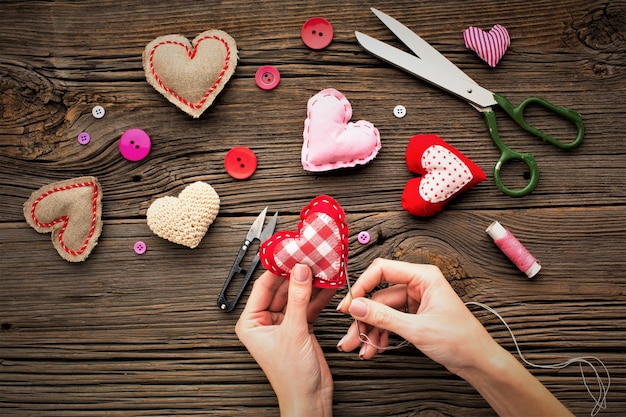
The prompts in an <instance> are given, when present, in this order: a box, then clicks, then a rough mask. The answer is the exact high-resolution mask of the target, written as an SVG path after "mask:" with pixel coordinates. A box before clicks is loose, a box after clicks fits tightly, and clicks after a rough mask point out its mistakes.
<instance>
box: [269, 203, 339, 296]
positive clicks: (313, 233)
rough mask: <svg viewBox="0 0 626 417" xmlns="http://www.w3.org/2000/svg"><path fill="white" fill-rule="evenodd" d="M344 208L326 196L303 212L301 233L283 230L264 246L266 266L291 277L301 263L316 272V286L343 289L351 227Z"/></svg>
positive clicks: (314, 282)
mask: <svg viewBox="0 0 626 417" xmlns="http://www.w3.org/2000/svg"><path fill="white" fill-rule="evenodd" d="M345 217H346V216H345V213H344V211H343V209H342V208H341V206H340V205H339V204H338V203H337V202H336V201H335V200H334V199H333V198H332V197H329V196H326V195H322V196H318V197H316V198H315V199H313V200H312V201H311V203H309V204H308V205H307V206H306V207H305V208H304V209H302V211H301V213H300V219H301V222H300V224H298V231H297V232H291V231H282V232H278V233H276V234H274V235H273V236H272V237H270V238H269V239H268V240H266V241H265V242H263V244H261V250H260V252H259V256H260V258H261V262H262V263H263V266H265V268H267V269H268V270H270V271H272V272H273V273H274V274H276V275H281V276H283V277H285V278H289V274H290V272H291V269H292V268H293V267H294V265H295V264H297V263H304V264H306V265H309V267H311V270H312V271H313V276H314V279H313V285H315V286H316V287H319V288H340V287H342V286H343V285H345V283H346V266H347V261H348V225H347V223H346V221H345Z"/></svg>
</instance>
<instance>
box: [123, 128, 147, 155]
mask: <svg viewBox="0 0 626 417" xmlns="http://www.w3.org/2000/svg"><path fill="white" fill-rule="evenodd" d="M151 147H152V142H151V141H150V136H148V134H147V133H146V132H144V131H143V130H141V129H129V130H127V131H126V132H124V134H123V135H122V137H121V138H120V144H119V148H120V153H121V154H122V156H123V157H124V158H126V159H128V160H129V161H140V160H142V159H143V158H145V157H146V156H147V155H148V153H149V152H150V148H151Z"/></svg>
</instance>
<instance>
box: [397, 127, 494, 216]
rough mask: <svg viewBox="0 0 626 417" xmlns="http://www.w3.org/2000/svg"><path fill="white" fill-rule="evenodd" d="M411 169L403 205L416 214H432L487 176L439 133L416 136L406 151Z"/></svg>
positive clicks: (407, 161) (408, 165)
mask: <svg viewBox="0 0 626 417" xmlns="http://www.w3.org/2000/svg"><path fill="white" fill-rule="evenodd" d="M406 163H407V167H408V168H409V170H410V171H411V172H414V173H416V174H418V175H420V176H421V177H419V178H413V179H411V180H409V181H408V182H407V184H406V186H405V188H404V192H403V194H402V207H403V208H404V209H405V210H406V211H408V212H409V213H411V214H413V215H415V216H432V215H434V214H436V213H438V212H440V211H441V209H442V208H443V206H444V205H446V204H447V203H448V202H449V201H450V200H452V199H453V198H454V197H456V196H457V195H458V194H459V193H461V192H463V191H465V190H468V189H470V188H471V187H473V186H474V185H476V184H478V183H479V182H481V181H484V180H485V179H486V176H485V173H484V172H483V170H482V169H480V167H479V166H478V165H476V164H475V163H474V162H472V161H471V160H470V159H469V158H467V157H466V156H465V155H463V154H462V153H461V152H460V151H459V150H458V149H456V148H454V147H452V146H450V145H449V144H447V143H446V142H445V141H444V140H443V139H441V138H440V137H439V136H437V135H432V134H431V135H416V136H414V137H412V138H411V140H410V141H409V145H408V146H407V151H406Z"/></svg>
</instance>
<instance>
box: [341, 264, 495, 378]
mask: <svg viewBox="0 0 626 417" xmlns="http://www.w3.org/2000/svg"><path fill="white" fill-rule="evenodd" d="M382 282H387V283H389V284H392V285H390V286H389V287H387V288H385V289H382V290H379V291H377V292H375V293H374V294H373V295H372V297H371V299H367V298H363V297H364V296H365V295H366V294H368V293H370V292H371V291H372V290H374V289H375V288H376V286H378V285H379V284H380V283H382ZM351 293H352V299H351V297H350V294H348V295H347V296H346V297H345V298H344V299H343V300H342V301H341V303H340V304H339V307H338V310H340V311H342V312H344V313H350V314H351V315H352V316H353V317H354V318H355V319H357V320H358V322H355V323H353V324H352V326H351V327H350V329H349V330H348V332H347V334H346V335H345V336H344V337H343V339H342V340H341V341H340V342H339V344H338V348H339V349H340V350H343V351H352V350H354V349H356V348H357V347H359V346H361V350H360V353H359V356H360V357H361V358H362V359H369V358H372V357H373V356H374V355H375V354H376V353H380V352H382V351H383V350H385V348H387V346H388V332H393V333H395V334H397V335H399V336H401V337H403V338H404V339H406V340H407V341H409V342H411V343H412V344H413V345H415V346H416V347H417V348H418V349H419V350H421V351H422V352H423V353H424V354H425V355H427V356H428V357H430V358H431V359H433V360H435V361H436V362H439V363H440V364H442V365H443V366H445V367H446V368H447V369H448V370H450V371H451V372H453V373H455V374H457V375H458V374H460V373H462V370H463V369H466V368H468V367H472V366H475V365H476V363H477V361H480V360H481V358H483V357H484V356H485V355H489V354H490V352H495V351H497V350H499V349H500V347H499V345H498V344H497V343H496V342H495V341H494V340H493V338H492V337H491V336H490V335H489V333H487V331H486V330H485V328H484V327H483V326H482V325H481V324H480V322H479V321H478V320H477V319H476V318H475V317H474V315H473V314H472V313H471V312H470V311H469V310H468V309H467V307H466V306H465V305H464V304H463V301H461V299H460V298H459V297H458V295H457V294H456V293H455V292H454V290H453V289H452V287H451V286H450V284H449V283H448V281H447V280H446V278H445V277H444V276H443V274H442V273H441V271H440V270H439V268H437V267H436V266H433V265H418V264H411V263H406V262H399V261H392V260H388V259H376V260H375V261H374V262H372V264H371V265H370V266H369V267H368V268H367V269H366V270H365V272H363V274H362V275H361V276H360V277H359V279H358V280H357V281H356V282H355V283H354V284H353V285H352V288H351ZM405 310H406V312H405ZM362 334H363V335H365V336H362ZM364 340H366V341H367V342H365V343H364V342H363V341H364Z"/></svg>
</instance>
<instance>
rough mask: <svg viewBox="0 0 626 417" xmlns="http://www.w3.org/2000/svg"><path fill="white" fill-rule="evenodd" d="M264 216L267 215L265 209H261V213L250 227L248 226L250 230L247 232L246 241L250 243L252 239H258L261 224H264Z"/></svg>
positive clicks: (261, 227)
mask: <svg viewBox="0 0 626 417" xmlns="http://www.w3.org/2000/svg"><path fill="white" fill-rule="evenodd" d="M265 214H267V207H265V208H264V209H263V211H262V212H261V213H260V214H259V215H258V216H257V218H256V219H255V220H254V222H253V223H252V226H250V230H248V234H247V235H246V240H247V241H249V242H252V241H253V240H254V239H259V238H260V236H261V230H262V229H263V223H265Z"/></svg>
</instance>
